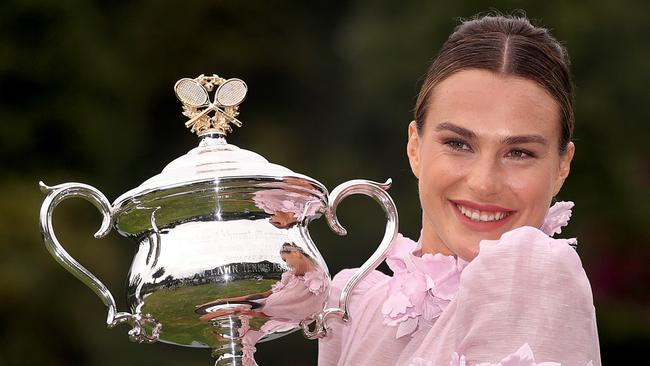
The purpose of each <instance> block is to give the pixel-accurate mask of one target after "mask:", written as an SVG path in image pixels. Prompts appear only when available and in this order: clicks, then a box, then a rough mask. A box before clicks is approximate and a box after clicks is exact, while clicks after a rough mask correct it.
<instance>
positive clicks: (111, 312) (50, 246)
mask: <svg viewBox="0 0 650 366" xmlns="http://www.w3.org/2000/svg"><path fill="white" fill-rule="evenodd" d="M39 186H40V187H41V191H42V192H43V193H45V194H47V196H46V197H45V200H44V201H43V205H42V206H41V213H40V227H41V234H42V236H43V240H44V241H45V247H46V248H47V250H48V251H49V252H50V254H51V255H52V257H54V259H55V260H56V261H57V262H58V263H59V264H60V265H61V266H63V268H65V269H66V270H68V272H70V273H72V274H73V275H74V276H75V277H77V279H78V280H80V281H81V282H83V283H84V284H85V285H86V286H88V287H89V288H90V289H91V290H93V292H94V293H95V294H96V295H97V296H98V297H99V298H100V299H101V300H102V302H103V303H104V305H106V307H107V308H108V317H107V318H106V324H107V325H108V327H109V328H112V327H114V326H116V325H118V324H122V323H128V324H130V325H131V326H132V327H133V328H132V329H131V330H130V331H129V338H130V339H131V340H132V341H135V342H140V343H153V342H155V341H157V340H158V336H159V334H160V327H161V325H160V324H159V323H157V322H156V321H155V320H154V319H153V318H152V317H151V316H150V315H149V314H145V315H141V314H135V315H134V314H131V313H128V312H117V310H116V305H115V299H114V298H113V295H112V294H111V292H110V291H109V290H108V288H107V287H106V286H105V285H104V284H103V283H102V282H101V281H100V280H99V279H98V278H97V277H95V275H93V274H92V273H91V272H90V271H89V270H87V269H86V268H85V267H84V266H82V265H81V264H79V262H77V261H76V260H75V259H74V258H72V256H71V255H70V254H68V252H67V251H66V250H65V249H64V248H63V246H62V245H61V244H60V243H59V241H58V239H57V238H56V235H55V234H54V227H53V225H52V213H53V212H54V209H55V208H56V206H57V205H58V204H59V203H61V201H63V200H65V199H67V198H71V197H81V198H84V199H86V200H87V201H89V202H90V203H92V204H93V205H95V207H97V209H98V210H99V211H100V212H101V213H102V216H103V218H102V225H101V227H100V228H99V230H98V231H97V232H96V233H95V238H101V237H104V236H106V234H108V233H109V232H110V231H111V226H112V225H113V217H112V210H111V204H110V203H109V202H108V200H107V199H106V196H104V194H102V193H101V192H100V191H99V190H97V189H96V188H94V187H91V186H89V185H87V184H82V183H64V184H59V185H56V186H53V187H49V186H47V185H45V183H43V182H39ZM149 331H150V332H151V333H150V334H148V332H149Z"/></svg>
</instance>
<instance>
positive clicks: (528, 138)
mask: <svg viewBox="0 0 650 366" xmlns="http://www.w3.org/2000/svg"><path fill="white" fill-rule="evenodd" d="M435 130H436V132H440V131H451V132H454V133H456V134H458V135H460V136H462V137H464V138H466V139H468V140H475V139H476V138H477V136H476V133H474V132H473V131H471V130H468V129H466V128H464V127H460V126H458V125H455V124H453V123H451V122H442V123H440V124H438V125H437V126H436V128H435ZM501 143H502V144H504V145H517V144H529V143H536V144H540V145H548V140H547V139H546V138H545V137H544V136H541V135H515V136H506V137H504V138H503V139H501Z"/></svg>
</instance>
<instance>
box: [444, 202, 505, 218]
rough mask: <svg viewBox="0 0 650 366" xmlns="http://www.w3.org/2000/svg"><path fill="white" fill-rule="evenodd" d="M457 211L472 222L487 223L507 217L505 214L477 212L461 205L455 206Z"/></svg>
mask: <svg viewBox="0 0 650 366" xmlns="http://www.w3.org/2000/svg"><path fill="white" fill-rule="evenodd" d="M456 207H458V210H459V211H460V212H461V213H462V214H463V215H465V216H467V217H469V218H470V219H472V220H474V221H480V222H488V221H498V220H501V219H503V218H504V217H506V216H508V213H507V212H486V211H477V210H471V209H469V208H467V207H463V206H461V205H456Z"/></svg>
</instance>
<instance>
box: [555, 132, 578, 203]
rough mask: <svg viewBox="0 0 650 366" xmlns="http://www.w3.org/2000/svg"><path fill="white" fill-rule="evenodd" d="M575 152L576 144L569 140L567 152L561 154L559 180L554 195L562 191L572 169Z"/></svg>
mask: <svg viewBox="0 0 650 366" xmlns="http://www.w3.org/2000/svg"><path fill="white" fill-rule="evenodd" d="M575 152H576V147H575V145H574V144H573V142H569V143H568V144H567V148H566V152H565V153H564V154H563V155H562V156H560V171H559V174H558V177H557V181H556V182H555V194H554V196H557V194H558V193H559V192H560V189H561V188H562V185H563V184H564V181H565V180H566V178H567V177H568V176H569V172H570V171H571V161H572V160H573V155H574V154H575Z"/></svg>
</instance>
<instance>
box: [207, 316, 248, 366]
mask: <svg viewBox="0 0 650 366" xmlns="http://www.w3.org/2000/svg"><path fill="white" fill-rule="evenodd" d="M212 323H213V326H214V334H218V337H219V338H220V339H224V340H225V341H224V342H221V344H220V345H219V346H217V347H214V348H213V349H212V357H213V358H215V359H216V361H215V364H214V366H258V364H257V362H255V357H254V355H255V351H256V348H255V341H256V339H255V340H253V342H247V337H246V336H245V335H243V336H242V334H241V331H242V330H246V329H247V328H248V319H247V318H245V317H236V316H227V317H223V318H218V319H214V320H213V321H212ZM248 343H252V344H248Z"/></svg>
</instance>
